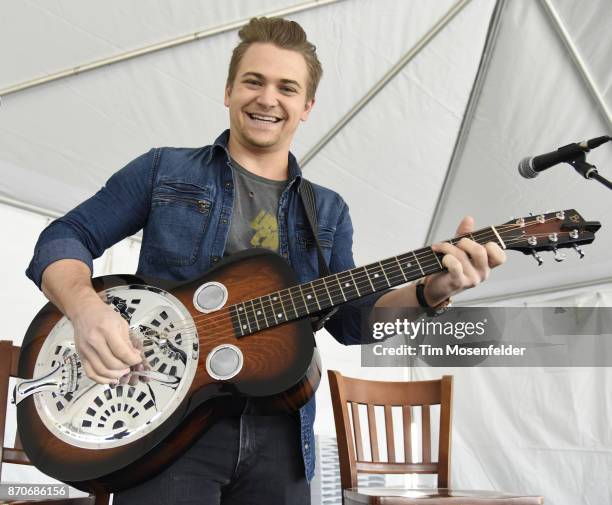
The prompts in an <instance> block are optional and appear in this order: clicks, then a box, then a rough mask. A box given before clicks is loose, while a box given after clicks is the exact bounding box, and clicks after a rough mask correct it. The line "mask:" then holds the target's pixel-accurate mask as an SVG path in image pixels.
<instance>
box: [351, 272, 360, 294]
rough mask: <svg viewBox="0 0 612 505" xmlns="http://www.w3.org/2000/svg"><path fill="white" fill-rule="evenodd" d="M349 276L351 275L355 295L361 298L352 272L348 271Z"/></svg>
mask: <svg viewBox="0 0 612 505" xmlns="http://www.w3.org/2000/svg"><path fill="white" fill-rule="evenodd" d="M349 274H351V279H353V285H354V286H355V291H357V295H358V296H361V293H360V292H359V286H358V285H357V283H356V282H355V277H354V276H353V270H349Z"/></svg>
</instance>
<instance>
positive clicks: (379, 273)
mask: <svg viewBox="0 0 612 505" xmlns="http://www.w3.org/2000/svg"><path fill="white" fill-rule="evenodd" d="M464 236H465V237H467V238H471V239H472V240H474V241H475V242H478V243H480V244H485V243H487V242H496V243H497V244H498V245H500V246H502V247H503V242H502V241H501V238H500V236H499V234H498V233H497V230H496V229H495V228H494V227H493V226H490V227H488V228H484V229H482V230H479V231H477V232H473V233H469V234H466V235H464ZM461 238H463V236H462V237H457V238H454V239H452V240H448V242H450V243H452V244H455V243H457V242H458V241H459V240H461ZM443 256H444V255H443V254H441V253H436V252H434V251H433V250H432V249H431V247H424V248H422V249H416V250H414V251H410V252H408V253H405V254H400V255H399V256H393V257H391V258H387V259H384V260H381V261H377V262H375V263H370V264H369V265H365V266H361V267H356V268H353V269H350V270H345V271H343V272H339V273H337V274H332V275H328V276H327V277H321V278H319V279H316V280H314V281H311V282H307V283H305V284H299V285H297V286H291V287H290V288H286V289H283V290H280V291H275V292H273V293H270V294H268V295H265V296H261V297H259V298H254V299H252V300H247V301H245V302H242V303H238V304H236V305H232V306H231V307H229V311H230V315H231V318H232V326H233V329H234V333H235V334H236V335H237V336H238V337H243V336H245V335H249V334H251V333H255V332H257V331H260V330H264V329H266V328H271V327H273V326H278V325H279V324H283V323H285V322H288V321H293V320H296V319H300V318H302V317H306V316H309V315H312V314H316V313H318V312H321V311H323V310H325V309H329V308H331V307H335V306H337V305H341V304H343V303H346V302H349V301H351V300H355V299H357V298H361V297H364V296H367V295H370V294H372V293H376V292H379V291H383V290H385V289H388V288H392V287H395V286H399V285H401V284H405V283H407V282H411V281H414V280H416V279H420V278H421V277H425V276H427V275H431V274H434V273H437V272H441V271H442V270H445V268H444V267H443V266H442V257H443Z"/></svg>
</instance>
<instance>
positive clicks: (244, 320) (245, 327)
mask: <svg viewBox="0 0 612 505" xmlns="http://www.w3.org/2000/svg"><path fill="white" fill-rule="evenodd" d="M236 307H238V313H239V314H240V328H241V329H242V334H243V335H244V334H245V333H247V332H248V333H251V325H250V324H249V318H248V316H247V314H246V309H245V307H244V303H241V304H237V305H236Z"/></svg>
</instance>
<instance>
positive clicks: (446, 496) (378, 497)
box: [344, 487, 544, 505]
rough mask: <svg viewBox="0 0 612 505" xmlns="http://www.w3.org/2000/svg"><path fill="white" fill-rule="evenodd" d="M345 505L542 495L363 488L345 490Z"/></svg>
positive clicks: (533, 501) (496, 504)
mask: <svg viewBox="0 0 612 505" xmlns="http://www.w3.org/2000/svg"><path fill="white" fill-rule="evenodd" d="M344 503H345V505H363V504H367V505H451V504H456V505H458V504H461V505H541V504H542V503H544V499H543V498H542V497H541V496H517V495H511V494H506V493H499V492H497V491H464V490H458V489H445V488H437V489H435V488H434V489H425V488H420V489H409V488H402V487H367V488H364V487H360V488H350V489H345V490H344Z"/></svg>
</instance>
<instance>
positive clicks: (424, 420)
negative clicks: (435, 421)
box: [421, 405, 431, 463]
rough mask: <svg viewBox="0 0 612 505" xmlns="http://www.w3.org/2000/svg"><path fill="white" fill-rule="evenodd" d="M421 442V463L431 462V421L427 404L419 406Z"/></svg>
mask: <svg viewBox="0 0 612 505" xmlns="http://www.w3.org/2000/svg"><path fill="white" fill-rule="evenodd" d="M421 440H422V442H421V444H422V448H423V457H422V458H421V460H422V461H423V463H431V421H430V419H429V405H423V406H422V407H421Z"/></svg>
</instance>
